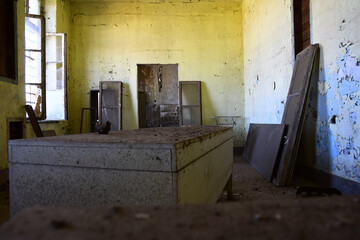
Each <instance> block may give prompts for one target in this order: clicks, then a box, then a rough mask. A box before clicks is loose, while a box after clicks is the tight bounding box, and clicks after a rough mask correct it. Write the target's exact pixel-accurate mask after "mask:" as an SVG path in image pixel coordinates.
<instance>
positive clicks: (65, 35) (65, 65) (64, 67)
mask: <svg viewBox="0 0 360 240" xmlns="http://www.w3.org/2000/svg"><path fill="white" fill-rule="evenodd" d="M49 36H61V37H62V49H63V51H62V55H63V56H62V61H61V62H60V61H47V59H46V58H45V72H46V68H47V64H48V63H62V64H63V69H64V70H63V71H64V72H63V80H64V86H63V91H64V99H63V102H64V119H61V120H54V119H49V120H45V121H66V120H68V101H67V34H66V33H56V32H47V33H45V43H46V39H47V37H49ZM45 56H46V51H45ZM46 81H47V80H46V78H45V82H46ZM46 91H47V89H46V85H45V92H46Z"/></svg>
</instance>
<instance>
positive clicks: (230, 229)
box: [0, 156, 360, 240]
mask: <svg viewBox="0 0 360 240" xmlns="http://www.w3.org/2000/svg"><path fill="white" fill-rule="evenodd" d="M7 191H8V187H6V186H2V187H1V188H0V194H1V195H0V196H1V199H0V210H1V218H0V220H1V221H4V220H6V219H7V218H8V208H9V198H8V193H7ZM233 192H234V201H231V202H230V201H228V200H227V199H226V194H225V193H224V194H223V195H222V196H221V197H220V199H219V203H218V204H215V205H192V206H161V207H126V208H122V207H113V208H111V207H90V208H78V209H76V208H69V207H58V208H32V209H29V210H26V211H24V212H23V213H22V214H20V215H18V216H16V217H15V218H13V219H12V220H11V221H7V222H3V223H2V224H1V225H0V239H18V238H22V237H25V239H53V240H55V239H239V238H240V237H243V238H244V239H351V238H357V237H358V236H359V234H360V214H359V213H360V196H335V197H321V198H301V199H299V198H296V188H295V187H293V188H282V187H276V186H275V185H274V184H272V183H269V182H267V181H266V180H265V179H264V178H263V177H262V176H261V175H260V174H259V173H258V172H257V171H256V170H255V169H254V168H253V167H252V166H251V165H249V164H248V163H247V162H245V161H243V160H242V159H241V158H240V157H238V156H234V179H233Z"/></svg>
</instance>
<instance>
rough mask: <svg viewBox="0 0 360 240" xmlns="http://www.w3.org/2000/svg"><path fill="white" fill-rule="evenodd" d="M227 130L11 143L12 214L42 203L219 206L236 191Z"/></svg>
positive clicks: (172, 130) (187, 129)
mask: <svg viewBox="0 0 360 240" xmlns="http://www.w3.org/2000/svg"><path fill="white" fill-rule="evenodd" d="M232 148H233V134H232V129H231V128H227V127H214V126H197V127H174V128H148V129H137V130H125V131H119V132H110V133H109V134H107V135H100V134H97V133H91V134H79V135H67V136H56V137H44V138H33V139H26V140H25V139H22V140H12V141H9V175H10V212H11V215H14V214H16V213H17V212H19V211H21V210H22V209H24V208H26V207H30V206H34V205H50V206H114V205H161V204H184V203H214V202H216V201H217V200H218V198H219V196H220V194H221V192H222V190H223V189H224V187H225V186H227V187H228V189H229V192H231V182H232V166H233V153H232Z"/></svg>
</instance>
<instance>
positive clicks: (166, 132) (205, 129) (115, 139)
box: [14, 126, 231, 144]
mask: <svg viewBox="0 0 360 240" xmlns="http://www.w3.org/2000/svg"><path fill="white" fill-rule="evenodd" d="M230 129H231V128H229V127H218V126H184V127H161V128H160V127H159V128H141V129H133V130H123V131H110V132H109V133H108V134H98V133H87V134H73V135H64V136H53V137H43V138H32V139H30V141H31V142H41V141H49V142H81V143H88V142H95V143H140V144H142V143H159V144H167V143H172V144H173V143H178V142H183V141H186V140H190V139H198V138H202V139H206V138H210V137H212V136H215V135H217V134H220V133H222V132H225V131H228V130H230ZM14 141H16V142H21V141H29V139H26V140H23V139H20V140H14Z"/></svg>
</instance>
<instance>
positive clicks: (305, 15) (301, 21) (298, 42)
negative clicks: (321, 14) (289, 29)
mask: <svg viewBox="0 0 360 240" xmlns="http://www.w3.org/2000/svg"><path fill="white" fill-rule="evenodd" d="M293 7H294V42H295V44H294V45H295V56H296V55H297V54H298V53H299V52H301V51H302V50H303V49H305V48H306V47H308V46H309V45H310V42H311V41H310V0H294V1H293Z"/></svg>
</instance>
